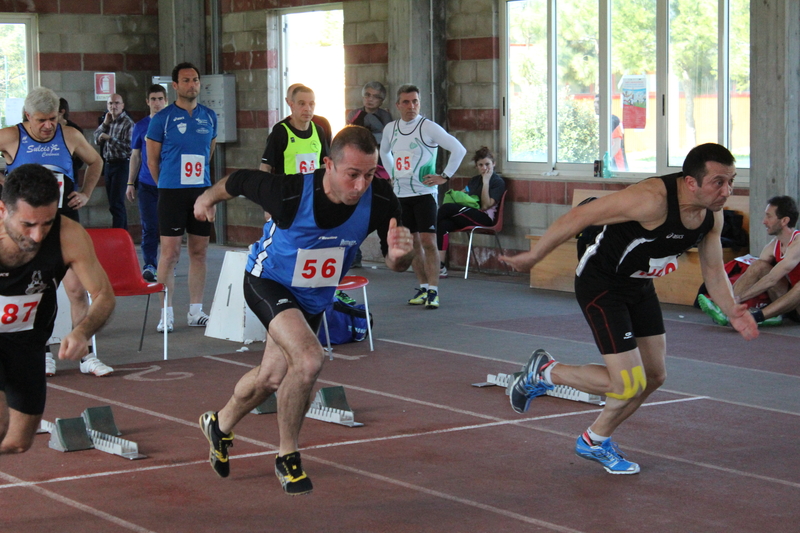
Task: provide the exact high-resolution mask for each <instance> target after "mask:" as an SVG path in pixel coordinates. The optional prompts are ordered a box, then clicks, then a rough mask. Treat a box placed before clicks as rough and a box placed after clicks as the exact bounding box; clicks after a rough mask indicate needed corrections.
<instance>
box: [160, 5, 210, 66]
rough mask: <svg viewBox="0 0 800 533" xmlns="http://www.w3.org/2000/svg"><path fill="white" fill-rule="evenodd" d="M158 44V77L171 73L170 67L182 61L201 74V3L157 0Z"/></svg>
mask: <svg viewBox="0 0 800 533" xmlns="http://www.w3.org/2000/svg"><path fill="white" fill-rule="evenodd" d="M158 41H159V48H160V50H159V52H160V60H159V66H160V70H161V75H163V76H166V75H168V74H171V73H172V69H173V67H174V66H175V65H177V64H178V63H182V62H184V61H188V62H190V63H192V64H194V65H196V66H197V68H199V69H200V71H201V74H205V73H206V72H205V66H206V18H205V2H176V1H175V0H158Z"/></svg>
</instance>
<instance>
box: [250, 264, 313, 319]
mask: <svg viewBox="0 0 800 533" xmlns="http://www.w3.org/2000/svg"><path fill="white" fill-rule="evenodd" d="M244 301H245V302H247V307H249V308H250V310H251V311H252V312H253V314H254V315H256V316H257V317H258V319H259V320H260V321H261V323H262V324H264V327H265V328H267V331H269V324H270V322H272V320H273V319H274V318H275V317H276V316H278V313H280V312H281V311H286V310H287V309H299V310H300V312H301V313H303V316H304V317H305V318H306V322H308V325H309V326H310V327H311V331H313V332H314V333H315V334H316V333H317V332H318V331H319V326H320V324H322V313H317V314H315V315H312V314H310V313H308V312H306V310H305V309H303V308H302V307H300V304H298V303H297V301H296V300H295V299H294V295H292V293H291V291H290V290H289V289H287V288H286V287H284V286H283V285H281V284H280V283H278V282H277V281H275V280H271V279H266V278H259V277H257V276H254V275H252V274H250V273H249V272H245V273H244Z"/></svg>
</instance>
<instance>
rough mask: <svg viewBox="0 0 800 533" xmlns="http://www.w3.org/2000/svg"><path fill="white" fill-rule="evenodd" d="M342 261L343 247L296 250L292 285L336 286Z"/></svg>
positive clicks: (340, 274)
mask: <svg viewBox="0 0 800 533" xmlns="http://www.w3.org/2000/svg"><path fill="white" fill-rule="evenodd" d="M343 261H344V248H318V249H316V250H298V251H297V262H296V263H295V265H294V275H293V276H292V287H336V286H337V285H339V278H341V276H342V262H343Z"/></svg>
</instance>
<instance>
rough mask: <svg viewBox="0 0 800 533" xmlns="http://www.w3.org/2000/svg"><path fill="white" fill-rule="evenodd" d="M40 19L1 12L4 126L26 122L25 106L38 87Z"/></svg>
mask: <svg viewBox="0 0 800 533" xmlns="http://www.w3.org/2000/svg"><path fill="white" fill-rule="evenodd" d="M35 35H36V16H35V15H26V14H23V15H20V14H13V13H0V126H2V127H5V126H10V125H12V124H16V123H18V122H21V121H22V104H23V102H24V101H25V97H26V96H27V95H28V91H30V90H31V89H32V88H33V87H34V84H35V80H36V72H35V71H34V66H35V58H36V52H37V51H36V39H35Z"/></svg>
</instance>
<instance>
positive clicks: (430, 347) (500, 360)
mask: <svg viewBox="0 0 800 533" xmlns="http://www.w3.org/2000/svg"><path fill="white" fill-rule="evenodd" d="M470 327H477V328H484V329H492V328H485V327H484V326H470ZM494 331H497V330H496V329H495V330H494ZM375 340H379V341H382V342H388V343H389V344H399V345H401V346H410V347H412V348H422V349H425V350H433V351H435V352H443V353H449V354H455V355H465V356H467V357H474V358H475V359H483V360H485V361H497V362H498V363H509V364H512V365H513V364H514V363H513V362H512V361H508V360H507V359H498V358H497V357H487V356H485V355H478V354H474V353H468V352H454V351H453V350H445V349H444V348H436V347H433V346H425V345H423V344H413V343H410V342H402V341H396V340H392V339H375ZM560 340H564V339H560Z"/></svg>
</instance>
